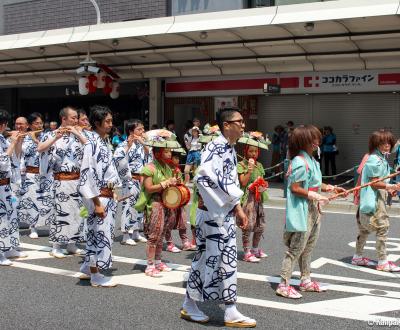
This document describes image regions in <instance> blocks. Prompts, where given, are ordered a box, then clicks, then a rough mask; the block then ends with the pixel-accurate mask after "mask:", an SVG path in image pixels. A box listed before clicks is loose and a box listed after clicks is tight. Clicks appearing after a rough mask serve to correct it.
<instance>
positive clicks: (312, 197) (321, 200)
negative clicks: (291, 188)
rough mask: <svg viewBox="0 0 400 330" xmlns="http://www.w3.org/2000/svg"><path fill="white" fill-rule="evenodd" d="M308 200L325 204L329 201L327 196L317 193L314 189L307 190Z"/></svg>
mask: <svg viewBox="0 0 400 330" xmlns="http://www.w3.org/2000/svg"><path fill="white" fill-rule="evenodd" d="M307 198H308V200H310V201H318V202H319V203H320V204H321V205H326V204H328V203H329V198H328V197H325V196H322V195H321V194H318V193H317V192H316V191H309V192H308V196H307Z"/></svg>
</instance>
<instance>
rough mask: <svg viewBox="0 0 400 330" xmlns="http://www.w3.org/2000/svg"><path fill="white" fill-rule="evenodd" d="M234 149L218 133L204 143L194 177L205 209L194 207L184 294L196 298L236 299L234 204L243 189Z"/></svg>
mask: <svg viewBox="0 0 400 330" xmlns="http://www.w3.org/2000/svg"><path fill="white" fill-rule="evenodd" d="M236 167H237V160H236V152H235V149H234V148H233V147H232V146H230V145H229V144H228V141H227V140H226V138H225V137H224V136H223V135H221V136H219V137H218V138H216V139H215V140H214V141H212V142H210V143H208V144H207V146H206V147H205V149H204V151H203V153H202V156H201V164H200V167H199V168H198V173H197V175H196V177H195V178H194V180H195V182H196V185H197V188H198V191H199V194H200V196H201V198H202V199H203V201H204V206H205V207H206V208H207V210H203V209H197V215H196V244H197V247H198V248H197V251H196V253H195V255H194V257H193V261H192V267H191V270H190V274H189V279H188V283H187V288H186V290H187V294H188V295H189V296H190V298H192V299H194V300H196V301H205V300H218V301H221V302H234V301H236V299H237V246H236V225H235V216H234V213H233V209H234V207H235V206H236V205H237V204H239V203H240V197H241V196H242V195H243V191H242V190H241V189H240V185H239V179H238V174H237V170H236Z"/></svg>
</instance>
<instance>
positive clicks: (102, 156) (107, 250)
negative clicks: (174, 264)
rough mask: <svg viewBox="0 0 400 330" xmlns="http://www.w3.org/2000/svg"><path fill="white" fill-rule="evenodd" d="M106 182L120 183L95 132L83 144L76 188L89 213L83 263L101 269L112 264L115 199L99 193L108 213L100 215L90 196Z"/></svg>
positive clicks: (94, 194) (108, 151) (105, 144)
mask: <svg viewBox="0 0 400 330" xmlns="http://www.w3.org/2000/svg"><path fill="white" fill-rule="evenodd" d="M109 183H111V184H112V185H114V186H119V185H120V184H121V182H120V179H119V176H118V171H117V169H116V167H115V164H114V162H113V155H112V151H111V150H110V148H109V145H108V143H107V142H106V141H105V140H103V139H102V138H101V137H100V136H99V135H98V134H97V133H96V132H94V133H93V138H92V139H89V140H88V142H87V143H86V144H85V148H84V156H83V161H82V167H81V178H80V182H79V192H80V193H81V194H82V196H83V200H84V203H85V206H86V207H87V209H88V213H89V216H88V218H87V226H88V235H87V242H86V256H85V263H87V264H88V265H89V266H97V267H98V268H100V269H108V268H110V267H111V265H112V255H111V246H112V241H113V237H114V226H115V212H116V209H117V203H116V201H114V200H113V199H112V198H105V197H100V202H101V204H102V205H103V206H104V208H105V210H106V213H107V215H106V217H105V218H104V219H101V218H100V217H98V216H96V214H95V213H94V204H93V201H92V198H94V197H96V196H99V195H100V189H101V188H105V187H107V185H108V184H109Z"/></svg>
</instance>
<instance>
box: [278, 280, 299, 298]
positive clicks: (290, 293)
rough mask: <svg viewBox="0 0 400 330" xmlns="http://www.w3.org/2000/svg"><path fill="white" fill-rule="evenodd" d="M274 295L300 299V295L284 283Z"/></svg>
mask: <svg viewBox="0 0 400 330" xmlns="http://www.w3.org/2000/svg"><path fill="white" fill-rule="evenodd" d="M276 294H277V295H278V296H282V297H285V298H289V299H300V298H301V297H302V295H301V294H300V293H299V292H297V290H296V289H295V288H294V287H292V286H290V285H286V284H285V283H280V284H279V285H278V288H277V289H276Z"/></svg>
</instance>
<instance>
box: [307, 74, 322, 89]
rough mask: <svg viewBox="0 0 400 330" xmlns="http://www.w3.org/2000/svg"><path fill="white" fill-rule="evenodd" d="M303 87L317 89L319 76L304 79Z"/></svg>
mask: <svg viewBox="0 0 400 330" xmlns="http://www.w3.org/2000/svg"><path fill="white" fill-rule="evenodd" d="M304 87H305V88H309V87H319V76H316V77H308V76H307V77H304Z"/></svg>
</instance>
